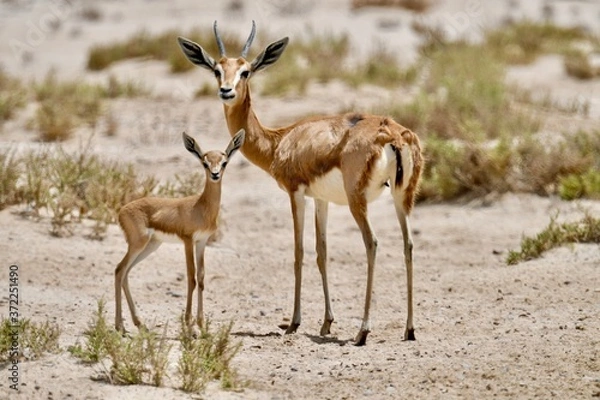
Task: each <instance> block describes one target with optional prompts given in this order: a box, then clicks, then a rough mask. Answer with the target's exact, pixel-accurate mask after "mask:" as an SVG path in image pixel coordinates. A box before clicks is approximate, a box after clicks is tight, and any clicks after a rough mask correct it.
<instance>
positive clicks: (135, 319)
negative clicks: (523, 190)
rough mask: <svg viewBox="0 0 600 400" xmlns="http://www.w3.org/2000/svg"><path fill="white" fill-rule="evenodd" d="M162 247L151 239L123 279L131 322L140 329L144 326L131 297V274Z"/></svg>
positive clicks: (126, 271)
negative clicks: (140, 263) (135, 267)
mask: <svg viewBox="0 0 600 400" xmlns="http://www.w3.org/2000/svg"><path fill="white" fill-rule="evenodd" d="M160 245H161V242H160V241H159V240H157V239H155V238H151V239H150V241H149V242H148V243H147V244H146V247H144V250H142V251H141V252H140V253H139V254H138V255H137V257H135V260H134V261H133V262H132V263H131V265H129V268H127V269H126V270H125V276H124V277H123V290H124V291H125V298H126V299H127V305H128V306H129V311H130V312H131V320H132V321H133V324H134V325H135V326H137V327H138V328H139V327H140V326H141V325H142V322H141V321H140V319H139V318H138V316H137V310H136V308H135V303H134V302H133V298H132V297H131V291H130V290H129V272H130V271H131V269H132V268H133V267H134V266H135V265H137V264H138V263H139V262H140V261H142V260H143V259H145V258H146V257H148V256H149V255H150V254H152V253H153V252H154V251H156V249H158V248H159V247H160Z"/></svg>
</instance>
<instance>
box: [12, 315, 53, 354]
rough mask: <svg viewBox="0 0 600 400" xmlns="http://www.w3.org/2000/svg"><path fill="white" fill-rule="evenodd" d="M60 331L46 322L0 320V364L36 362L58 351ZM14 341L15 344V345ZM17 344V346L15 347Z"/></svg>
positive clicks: (22, 319)
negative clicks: (15, 361)
mask: <svg viewBox="0 0 600 400" xmlns="http://www.w3.org/2000/svg"><path fill="white" fill-rule="evenodd" d="M59 336H60V329H59V328H58V326H57V325H56V324H53V323H50V322H48V321H46V322H42V323H37V322H32V321H31V320H30V319H25V318H21V319H19V320H18V321H16V323H15V321H13V320H11V319H9V318H5V317H2V319H0V362H7V361H12V360H37V359H39V358H40V357H42V356H43V355H44V354H46V353H55V352H57V351H58V338H59ZM15 340H16V343H15ZM16 344H18V345H16Z"/></svg>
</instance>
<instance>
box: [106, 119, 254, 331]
mask: <svg viewBox="0 0 600 400" xmlns="http://www.w3.org/2000/svg"><path fill="white" fill-rule="evenodd" d="M244 135H245V131H244V130H243V129H241V130H240V131H239V132H238V133H237V134H236V135H235V136H234V137H233V138H232V139H231V142H230V143H229V146H227V149H226V150H225V152H221V151H216V150H213V151H209V152H207V153H204V152H202V150H201V149H200V146H198V144H197V143H196V141H195V140H194V139H193V138H191V137H190V136H188V135H186V134H185V132H184V133H183V143H184V145H185V148H186V149H187V150H188V151H189V152H190V153H192V154H194V155H195V156H196V157H198V159H199V160H200V161H201V162H202V165H203V166H204V169H205V171H206V183H205V185H204V191H203V192H202V194H198V195H195V196H189V197H184V198H179V199H170V198H156V197H154V198H152V197H145V198H142V199H138V200H135V201H132V202H131V203H129V204H127V205H125V206H124V207H123V208H122V209H121V211H120V212H119V224H120V225H121V228H123V231H124V233H125V238H126V239H127V243H128V245H129V247H128V249H127V254H125V257H123V260H121V262H120V263H119V265H117V269H116V270H115V301H116V312H115V328H116V329H117V330H120V331H123V317H122V313H121V288H123V290H124V291H125V297H126V299H127V304H128V305H129V310H130V311H131V319H132V320H133V323H134V324H135V326H137V327H140V325H141V321H140V319H139V318H138V316H137V314H136V311H135V304H134V303H133V299H132V297H131V292H130V291H129V281H128V274H129V271H131V268H133V266H134V265H136V264H137V263H139V262H140V261H142V260H143V259H144V258H146V257H147V256H148V255H150V254H151V253H152V252H154V251H155V250H156V249H157V248H158V247H159V246H160V244H161V242H162V241H163V240H165V239H167V238H168V237H169V236H171V237H173V236H174V237H176V238H179V239H180V240H181V241H183V244H184V245H185V260H186V265H187V283H188V288H187V302H186V306H185V320H186V323H187V324H188V326H191V325H193V320H192V295H193V294H194V288H195V287H196V282H197V283H198V314H197V320H196V322H197V324H198V325H199V326H202V324H203V319H204V313H203V310H202V294H203V291H204V248H205V247H206V242H207V240H208V238H209V237H210V236H211V235H212V234H213V233H215V231H216V230H217V217H218V215H219V208H220V205H221V178H222V177H223V172H224V171H225V166H226V165H227V162H228V161H229V159H230V158H231V156H232V155H233V154H234V153H235V152H236V151H237V150H238V149H239V148H240V147H241V146H242V144H243V143H244ZM194 247H195V248H196V249H195V250H196V259H195V260H194ZM196 268H197V269H196ZM194 273H195V274H194Z"/></svg>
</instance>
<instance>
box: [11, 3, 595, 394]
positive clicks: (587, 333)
mask: <svg viewBox="0 0 600 400" xmlns="http://www.w3.org/2000/svg"><path fill="white" fill-rule="evenodd" d="M348 3H349V2H347V1H341V0H328V1H323V2H319V1H314V0H304V1H300V2H297V5H296V6H293V7H292V6H291V4H292V2H289V1H283V2H277V1H270V0H261V1H256V2H250V1H247V2H244V4H245V7H244V8H243V10H242V11H240V12H237V13H231V12H228V11H226V10H227V8H226V2H197V1H195V2H194V1H189V0H180V1H173V2H168V3H167V2H157V1H142V0H129V1H125V2H113V1H101V2H96V3H94V4H95V5H96V7H97V8H98V9H99V10H101V12H102V15H103V18H102V19H101V20H99V21H97V22H90V21H85V20H82V19H81V18H80V17H78V14H77V9H78V7H81V6H82V3H79V2H73V5H65V4H64V3H60V2H31V1H5V2H2V3H0V35H1V36H2V38H3V40H2V41H1V43H0V63H1V64H2V67H3V68H4V69H5V70H6V71H7V72H9V73H11V74H14V75H17V76H19V77H21V78H23V79H41V78H43V77H44V76H45V75H46V73H47V71H48V70H49V69H51V68H54V69H56V71H57V73H58V74H59V76H61V77H64V78H66V77H74V76H77V77H82V78H84V79H89V80H102V79H106V77H107V76H108V75H109V74H115V75H116V76H118V77H120V78H124V79H139V80H140V81H142V82H144V83H146V84H147V85H149V86H150V88H151V89H152V91H153V94H154V96H153V97H152V98H145V99H118V100H114V101H111V103H110V108H111V110H112V112H113V113H114V115H115V117H116V118H117V120H118V132H117V134H116V135H115V136H112V137H107V136H105V135H102V134H96V135H94V136H93V138H92V150H93V151H94V152H96V153H98V154H101V155H102V156H103V157H106V158H107V159H116V160H120V161H123V162H131V163H133V164H134V165H135V166H136V168H138V170H140V171H144V172H146V173H149V174H154V175H156V176H158V177H161V178H169V177H171V176H172V175H173V174H175V173H179V174H182V173H183V174H185V173H187V172H188V171H189V172H191V171H195V170H199V169H200V168H201V167H200V165H199V164H198V162H197V160H196V159H194V158H193V157H191V156H190V155H189V154H188V153H187V152H186V151H185V149H184V148H183V146H182V144H181V136H180V135H181V131H182V130H186V131H187V132H188V133H191V134H193V135H194V136H195V137H196V138H197V139H198V140H199V141H200V143H201V144H202V146H203V148H205V149H220V148H224V147H225V146H226V144H227V142H228V141H229V135H228V134H227V130H226V125H225V120H224V117H223V114H222V106H221V104H220V102H219V100H218V99H217V97H216V95H215V96H214V98H200V99H193V96H192V94H193V92H194V90H195V89H196V88H197V87H198V85H200V84H201V83H202V82H205V81H211V80H212V79H213V78H212V77H211V76H210V74H208V73H207V72H206V71H201V70H199V69H195V70H193V71H192V72H189V73H186V74H184V75H171V74H169V72H168V66H167V65H166V64H164V63H161V62H157V61H151V60H132V61H125V62H121V63H117V64H115V65H113V66H111V67H110V68H109V69H108V70H107V71H102V72H95V73H92V72H88V71H86V70H85V60H86V55H87V49H88V48H89V47H90V46H91V45H92V44H94V43H103V42H108V41H113V40H117V39H120V38H124V37H126V36H128V35H129V34H131V33H133V32H136V31H138V30H139V29H141V28H145V29H147V30H149V31H152V32H161V31H163V30H165V29H167V28H173V27H181V28H184V29H185V28H188V27H193V26H207V25H208V26H209V25H210V24H212V21H213V20H215V19H218V20H219V21H220V23H221V25H220V26H223V27H227V29H228V30H230V31H233V32H238V31H239V34H240V35H241V37H246V35H247V32H248V30H249V27H250V20H251V19H255V20H256V22H257V26H258V30H259V32H261V31H266V32H267V33H268V34H269V36H270V37H273V38H278V37H281V36H286V35H288V36H290V37H291V40H293V38H294V36H295V35H302V34H303V32H305V31H306V29H308V28H309V27H310V29H313V30H314V31H325V32H327V31H331V32H348V33H349V34H350V35H351V41H352V43H353V44H355V48H354V49H353V51H354V54H355V55H356V57H360V56H361V55H363V54H365V53H366V52H367V51H368V48H369V46H370V45H372V43H374V42H376V41H384V42H385V43H386V44H387V45H389V46H390V48H392V49H394V50H396V51H398V52H399V54H402V57H401V58H402V59H403V60H405V61H406V63H407V64H408V63H410V62H411V60H413V59H414V57H415V56H416V45H417V43H418V38H417V36H416V35H415V34H414V33H413V32H412V31H411V29H410V22H411V21H412V20H413V19H414V18H425V19H428V20H430V21H437V22H438V23H440V24H443V26H445V27H446V28H447V29H448V32H449V34H453V35H456V36H457V37H460V36H467V37H470V38H473V40H476V39H477V36H478V34H480V33H481V29H483V28H485V27H489V26H495V25H496V24H499V23H501V22H502V20H503V19H504V18H507V17H512V18H521V17H529V18H541V17H542V16H541V12H540V10H541V8H542V1H513V2H494V5H490V4H488V3H491V2H477V1H459V0H452V1H450V0H449V1H441V0H440V1H439V2H437V3H436V5H435V6H434V7H433V8H432V9H431V10H430V11H429V12H428V13H427V14H425V15H418V16H415V15H414V14H412V13H410V12H407V11H402V10H389V9H363V10H360V11H351V10H350V8H349V6H348ZM552 3H553V4H554V5H555V9H556V14H555V19H556V22H557V23H559V24H564V25H568V24H583V25H585V26H588V27H590V29H593V28H597V27H598V26H600V23H599V22H600V19H599V18H600V4H598V3H596V2H590V1H558V0H557V1H554V2H552ZM59 5H62V6H61V7H62V8H60V7H59ZM284 5H285V6H286V7H291V9H292V10H293V12H292V13H289V12H288V13H286V14H284V15H282V14H281V10H282V9H283V7H284ZM575 6H577V7H575ZM53 7H55V8H53ZM56 7H59V8H56ZM57 10H58V11H57ZM61 10H62V11H61ZM288 10H289V8H288ZM49 13H52V14H51V15H55V16H56V18H59V19H60V22H61V23H60V27H59V28H58V29H56V30H55V31H52V32H44V31H42V32H41V35H39V36H40V37H39V38H36V37H35V33H31V32H32V31H31V30H32V29H33V30H35V27H37V28H38V29H41V28H40V26H41V27H42V28H43V24H44V23H45V22H44V21H46V19H48V18H50V19H51V17H47V16H48V15H49ZM45 18H46V19H45ZM382 20H397V21H400V22H399V24H397V25H394V28H393V29H392V30H386V29H382V28H381V27H380V22H381V21H382ZM40 24H42V25H40ZM223 29H225V28H223ZM30 31H31V32H30ZM16 41H19V42H20V43H22V44H25V45H26V46H28V49H29V50H28V51H29V53H27V54H25V55H23V54H21V53H19V52H18V51H17V52H16V51H15V43H16ZM11 43H12V45H11ZM174 45H175V44H174ZM253 51H254V52H257V51H258V50H257V49H254V50H253ZM254 54H255V53H254ZM284 56H285V55H284ZM29 58H30V59H29ZM262 75H263V76H262V77H261V79H268V70H267V71H265V72H264V74H262ZM257 79H258V78H257ZM507 79H509V80H512V81H515V82H518V83H521V84H523V85H527V86H529V87H531V88H533V89H540V90H550V91H551V92H552V93H553V94H556V96H558V97H561V96H562V97H564V98H576V97H577V96H580V98H582V99H586V100H587V101H588V102H589V104H590V113H589V116H588V117H587V118H583V117H577V118H578V120H577V121H572V120H569V121H564V120H561V119H560V118H557V119H556V120H552V121H550V122H549V123H547V124H545V128H544V129H546V130H548V132H550V133H552V132H560V130H561V129H564V128H565V126H572V125H573V124H582V125H583V126H594V124H597V123H598V120H599V118H600V83H599V82H598V81H595V82H592V83H590V82H586V83H581V82H577V81H575V80H573V79H571V78H568V77H567V76H566V74H565V73H564V71H563V70H562V68H561V62H560V60H557V58H556V57H553V56H545V57H542V58H541V59H540V60H538V61H536V62H535V63H534V64H532V65H530V66H527V67H518V68H516V67H515V68H511V69H510V70H509V71H508V75H507ZM401 90H402V89H398V91H401ZM398 91H396V92H393V91H387V90H384V89H381V88H373V87H363V88H360V89H353V90H350V89H348V88H347V87H345V86H343V85H341V84H337V83H331V84H327V85H325V86H320V85H317V84H314V85H312V86H311V87H310V88H309V90H308V93H307V94H306V95H305V96H292V95H290V96H286V97H284V98H269V97H261V96H260V95H259V94H258V93H255V94H254V106H255V109H256V112H257V114H258V115H259V117H260V118H261V120H262V122H263V123H264V124H266V125H278V124H283V123H286V122H291V121H293V120H294V119H295V118H297V117H300V116H303V115H306V114H307V113H310V112H314V113H334V112H337V111H338V110H340V109H342V108H347V107H348V106H354V107H355V108H368V107H369V106H371V105H373V104H377V103H378V102H382V101H386V99H389V98H390V97H392V96H410V93H400V92H398ZM215 92H216V86H215ZM31 112H32V109H31V107H27V108H26V109H25V110H23V111H22V112H21V114H20V115H19V117H18V118H16V119H15V120H13V121H9V122H8V123H6V124H5V125H4V127H3V129H2V131H1V132H0V146H3V147H9V146H18V148H20V149H29V148H36V147H39V146H42V144H40V143H39V142H37V141H36V133H35V132H34V131H32V130H29V129H27V126H26V120H27V118H28V115H31ZM400 122H401V121H400ZM596 126H597V125H596ZM89 135H90V132H89V130H88V129H81V130H79V131H77V132H76V135H74V136H73V138H72V139H70V140H69V141H67V142H65V143H64V144H63V146H65V148H67V149H71V150H73V149H77V148H78V147H79V146H80V145H81V143H82V142H84V141H85V140H87V138H88V137H89ZM307 204H308V205H309V206H308V209H307V226H306V237H305V248H306V256H305V266H304V280H303V292H302V299H303V304H302V305H303V315H302V317H303V319H302V325H301V326H300V328H299V329H298V332H297V333H296V334H293V335H283V331H282V330H280V329H279V328H278V325H279V324H281V323H283V322H285V321H286V320H287V319H288V318H289V317H290V316H291V311H292V302H293V266H292V263H293V234H292V220H291V212H290V210H289V204H288V199H287V195H286V194H285V193H284V192H283V191H281V190H280V189H279V188H278V187H277V185H276V183H275V181H274V180H273V179H272V178H270V177H269V176H268V175H267V174H266V173H264V172H263V171H261V170H260V169H258V168H257V167H255V166H253V165H251V164H250V163H249V162H248V161H246V160H245V159H244V158H243V156H242V155H241V154H239V155H237V156H236V157H235V159H233V160H232V162H231V164H230V166H229V167H228V170H227V172H226V175H225V177H224V182H223V203H222V218H223V226H222V228H221V229H222V233H223V237H222V239H221V240H220V241H219V242H217V243H215V244H214V245H212V246H210V247H208V249H207V252H206V268H207V270H206V280H205V282H206V290H205V305H204V307H205V312H206V314H207V317H209V318H210V319H211V320H212V322H213V324H214V325H220V324H226V323H228V322H229V321H231V320H233V321H234V322H235V324H234V327H233V331H232V332H233V338H234V340H236V341H240V342H241V343H242V347H241V350H240V352H239V354H238V355H237V356H236V358H235V359H234V361H233V367H234V368H235V369H236V370H237V371H238V373H239V375H240V377H241V379H243V380H245V381H248V386H247V387H245V388H244V389H243V390H242V391H239V392H228V391H224V390H222V389H220V387H219V385H218V383H212V384H210V385H209V387H208V388H207V390H206V392H205V393H203V394H201V395H190V394H186V393H184V392H182V391H180V390H177V389H176V387H177V385H178V383H177V378H176V373H175V362H176V361H175V359H174V360H173V362H172V363H171V368H170V370H169V373H170V377H169V378H168V379H167V381H166V385H165V386H166V387H163V388H155V387H151V386H113V385H110V384H108V383H105V382H98V381H96V380H94V379H92V378H93V377H96V376H98V374H99V371H98V367H94V366H85V365H82V364H80V363H79V362H78V361H77V359H75V358H74V357H73V356H71V355H70V354H69V353H68V352H67V351H66V348H67V347H68V346H70V345H73V344H75V343H76V342H77V341H78V340H79V341H81V340H82V337H83V336H82V333H83V331H84V330H85V329H86V326H87V323H88V322H89V320H90V318H91V317H92V314H93V312H94V310H95V309H96V302H97V301H98V300H99V299H101V298H104V299H105V300H106V301H107V309H108V312H107V318H108V319H109V321H112V320H113V318H114V310H113V304H114V293H113V277H114V268H115V266H116V264H117V263H118V262H119V261H120V259H121V257H122V256H123V254H124V253H125V250H126V245H125V241H124V239H123V235H122V232H121V231H120V228H119V227H118V226H116V225H111V226H110V227H109V229H108V232H107V235H106V238H105V239H104V240H103V241H94V240H89V239H87V238H86V233H87V230H88V229H89V226H87V225H89V224H87V225H86V223H83V224H81V225H78V226H77V227H76V229H75V232H74V234H73V235H72V236H70V237H67V238H55V237H52V236H50V235H49V233H48V231H49V229H50V222H49V218H47V217H44V218H42V219H41V220H39V221H34V220H31V219H28V218H23V217H22V216H21V215H19V212H20V211H22V210H23V208H24V207H25V206H24V205H19V206H13V207H10V208H7V209H5V210H2V211H1V212H0V226H1V227H2V228H1V229H0V256H1V257H0V258H1V259H2V262H3V264H4V266H3V268H2V270H3V271H7V270H8V266H9V265H11V264H17V265H18V266H19V280H20V294H21V305H20V312H21V315H22V316H23V317H25V318H31V319H32V320H34V321H40V322H42V321H46V320H49V321H52V322H55V323H57V324H58V325H59V326H60V329H61V331H62V334H61V338H60V346H61V349H62V350H63V351H61V352H60V353H59V354H53V355H47V356H44V357H43V358H42V359H40V360H37V361H31V362H22V363H21V364H20V368H21V376H20V386H19V391H18V392H17V393H15V392H14V391H13V390H10V389H9V387H8V384H9V383H8V379H7V377H8V371H1V372H0V378H1V379H0V398H19V399H69V398H70V399H137V398H140V399H142V398H143V399H187V398H204V399H273V400H275V399H317V398H319V399H363V398H369V399H401V398H417V399H436V398H444V399H446V398H473V399H481V398H492V397H495V398H524V399H525V398H527V399H529V398H542V399H548V398H556V399H567V398H569V399H589V398H592V397H598V396H600V248H599V246H598V245H573V246H569V247H564V248H558V249H555V250H552V251H550V252H548V253H546V254H544V255H543V257H542V258H540V259H537V260H532V261H529V262H525V263H521V264H519V265H516V266H507V265H506V264H505V262H504V260H505V257H506V255H507V252H508V250H509V249H516V248H517V247H518V245H519V243H520V240H521V238H522V236H523V235H532V234H535V233H537V232H539V231H540V230H541V229H543V228H544V227H545V226H546V225H547V224H548V222H549V220H550V217H551V216H553V215H555V214H556V213H557V212H558V213H559V214H558V215H559V219H560V220H573V219H577V218H579V217H580V216H581V214H582V210H584V209H587V210H590V211H591V212H592V213H594V214H595V215H600V203H599V202H594V201H576V202H565V201H561V200H559V199H557V198H554V197H539V196H534V195H528V194H506V195H502V196H492V197H490V198H487V199H483V200H476V201H468V202H467V201H462V202H455V203H452V204H418V205H417V206H416V208H415V210H414V213H413V214H412V217H411V223H412V229H413V232H414V242H415V251H414V257H415V278H414V279H415V294H414V295H415V326H416V332H415V333H416V337H417V340H416V341H414V342H405V341H403V340H402V334H403V332H404V324H405V320H406V283H405V282H406V281H405V269H404V264H403V255H402V239H401V233H400V229H399V227H398V224H397V222H396V218H395V214H394V210H393V203H392V199H391V196H389V194H388V193H387V192H385V193H384V194H383V195H382V196H381V198H380V199H378V200H377V201H375V202H374V203H372V204H371V205H370V208H369V210H370V216H371V221H372V224H373V227H374V229H375V232H376V234H377V236H378V239H379V253H378V260H377V268H376V272H375V295H374V304H373V308H372V315H373V317H372V319H373V320H372V322H373V332H372V333H371V335H370V336H369V339H368V343H367V345H366V346H365V347H355V346H352V344H351V340H352V338H353V336H354V335H355V334H356V333H357V332H358V328H359V325H360V321H361V316H362V309H363V302H364V290H365V289H364V288H365V284H366V262H365V254H364V246H363V244H362V240H361V237H360V232H359V231H358V228H357V227H356V224H355V223H354V221H353V219H352V217H351V215H350V213H349V211H348V210H347V208H346V207H341V206H332V207H331V208H330V212H329V213H330V218H329V241H328V243H329V275H330V277H329V280H330V290H331V294H332V300H333V311H334V313H335V316H336V321H335V322H334V324H333V327H332V335H331V336H328V337H324V338H323V337H320V336H319V335H318V333H319V328H320V326H321V321H322V318H323V311H324V304H323V292H322V287H321V278H320V275H319V272H318V269H317V267H316V263H315V258H316V255H315V252H314V248H313V243H314V224H313V222H312V218H313V217H312V209H313V208H312V203H311V202H308V203H307ZM1 279H2V281H0V288H2V290H3V292H2V293H1V295H0V315H3V316H4V315H6V314H7V310H8V291H7V289H6V288H7V287H8V286H7V285H8V283H7V282H8V274H7V272H3V273H2V275H1ZM130 281H131V288H132V292H133V296H134V299H135V300H136V303H137V305H138V311H139V314H140V317H141V318H142V320H143V321H145V322H146V323H148V324H149V325H151V326H153V325H156V326H165V325H168V334H169V336H170V337H171V338H172V339H173V343H174V344H176V341H175V337H176V334H177V329H176V328H177V321H178V317H179V315H180V314H181V312H182V311H183V309H184V302H185V285H186V284H185V263H184V254H183V246H182V245H180V244H170V243H166V244H164V245H163V246H162V247H161V248H160V249H159V250H158V251H157V252H155V253H154V254H153V255H152V256H150V257H149V258H148V259H147V260H146V261H144V262H143V263H141V264H140V265H138V266H137V267H136V268H135V269H134V270H133V271H132V273H131V274H130ZM124 315H125V317H126V321H125V324H126V326H127V328H128V329H130V330H132V329H135V327H134V326H133V324H132V323H131V320H130V318H129V314H128V310H127V309H125V314H124ZM175 347H176V346H175ZM173 357H175V356H173Z"/></svg>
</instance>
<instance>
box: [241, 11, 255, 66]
mask: <svg viewBox="0 0 600 400" xmlns="http://www.w3.org/2000/svg"><path fill="white" fill-rule="evenodd" d="M254 35H256V23H255V22H254V20H252V31H250V36H248V40H246V44H245V45H244V48H243V49H242V57H244V58H246V56H248V50H250V46H251V45H252V41H253V40H254Z"/></svg>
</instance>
